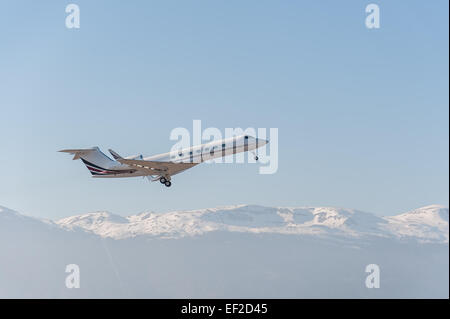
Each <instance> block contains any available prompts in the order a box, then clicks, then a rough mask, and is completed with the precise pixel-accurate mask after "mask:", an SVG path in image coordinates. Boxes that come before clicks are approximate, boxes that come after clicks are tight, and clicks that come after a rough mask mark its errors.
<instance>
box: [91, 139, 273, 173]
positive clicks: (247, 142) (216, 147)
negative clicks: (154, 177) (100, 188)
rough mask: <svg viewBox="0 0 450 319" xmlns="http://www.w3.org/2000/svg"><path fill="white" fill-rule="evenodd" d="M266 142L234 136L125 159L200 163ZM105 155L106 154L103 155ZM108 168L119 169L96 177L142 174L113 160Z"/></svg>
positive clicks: (265, 142) (240, 151) (256, 146)
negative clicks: (114, 172) (112, 163)
mask: <svg viewBox="0 0 450 319" xmlns="http://www.w3.org/2000/svg"><path fill="white" fill-rule="evenodd" d="M267 143H268V141H267V140H264V139H258V138H255V137H252V136H249V135H241V136H235V137H231V138H226V139H222V140H217V141H212V142H209V143H205V144H201V145H195V146H192V147H187V148H183V149H179V150H175V151H171V152H167V153H162V154H157V155H153V156H148V157H143V156H142V155H137V156H128V157H126V158H127V159H141V160H144V161H157V162H173V163H202V162H205V161H208V160H212V159H215V158H219V157H225V156H229V155H233V154H237V153H242V152H247V151H253V150H256V149H257V148H259V147H262V146H264V145H266V144H267ZM105 156H106V155H105ZM108 169H110V170H112V171H121V172H120V173H119V174H102V175H96V176H94V177H96V178H108V177H110V178H114V177H116V178H117V177H136V176H144V175H145V174H143V173H142V172H141V171H138V170H134V169H133V168H132V167H130V166H128V165H126V164H120V163H119V162H117V161H114V165H110V166H109V167H108Z"/></svg>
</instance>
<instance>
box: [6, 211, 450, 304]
mask: <svg viewBox="0 0 450 319" xmlns="http://www.w3.org/2000/svg"><path fill="white" fill-rule="evenodd" d="M448 216H449V211H448V209H447V208H445V207H442V206H437V205H433V206H427V207H422V208H419V209H416V210H413V211H411V212H406V213H402V214H399V215H397V216H390V217H379V216H376V215H373V214H370V213H365V212H361V211H358V210H351V209H342V208H332V207H262V206H253V205H238V206H229V207H221V208H213V209H201V210H192V211H174V212H169V213H155V212H144V213H141V214H137V215H132V216H128V217H122V216H118V215H114V214H111V213H108V212H94V213H88V214H83V215H78V216H72V217H68V218H64V219H61V220H58V221H49V220H42V219H38V218H34V217H31V216H26V215H23V214H19V213H17V212H14V211H12V210H10V209H7V208H4V207H0V298H119V297H120V298H448V295H449V285H448V282H449V249H448V232H449V228H448ZM69 264H76V265H78V266H79V268H80V276H81V277H80V278H81V288H79V289H68V288H66V286H65V280H66V278H67V276H68V274H67V273H66V266H67V265H69ZM368 264H377V265H379V267H380V269H381V288H380V289H368V288H367V287H366V284H365V281H366V277H367V275H368V274H367V273H366V272H365V269H366V266H367V265H368Z"/></svg>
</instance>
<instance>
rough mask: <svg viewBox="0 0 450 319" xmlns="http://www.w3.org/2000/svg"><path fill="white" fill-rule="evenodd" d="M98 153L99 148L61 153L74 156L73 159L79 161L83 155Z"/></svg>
mask: <svg viewBox="0 0 450 319" xmlns="http://www.w3.org/2000/svg"><path fill="white" fill-rule="evenodd" d="M96 151H98V147H92V148H83V149H68V150H60V151H59V152H63V153H69V154H73V155H74V157H73V159H74V160H77V159H79V158H81V156H83V155H87V154H89V153H92V152H96Z"/></svg>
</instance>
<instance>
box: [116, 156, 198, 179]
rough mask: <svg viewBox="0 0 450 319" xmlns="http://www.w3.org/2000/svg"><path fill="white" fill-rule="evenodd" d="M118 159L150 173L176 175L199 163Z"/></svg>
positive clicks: (122, 162)
mask: <svg viewBox="0 0 450 319" xmlns="http://www.w3.org/2000/svg"><path fill="white" fill-rule="evenodd" d="M117 161H118V162H119V163H121V164H126V165H129V166H132V167H133V168H135V169H137V170H140V171H145V172H147V173H148V174H149V175H169V176H172V175H175V174H178V173H181V172H182V171H184V170H187V169H188V168H191V167H194V166H195V165H197V164H198V163H173V162H157V161H144V160H134V159H125V158H120V159H117Z"/></svg>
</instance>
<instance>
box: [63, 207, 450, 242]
mask: <svg viewBox="0 0 450 319" xmlns="http://www.w3.org/2000/svg"><path fill="white" fill-rule="evenodd" d="M448 216H449V210H448V208H445V207H443V206H439V205H432V206H426V207H422V208H418V209H416V210H414V211H411V212H407V213H403V214H400V215H397V216H393V217H378V216H376V215H374V214H370V213H365V212H361V211H358V210H352V209H343V208H334V207H263V206H254V205H238V206H229V207H221V208H212V209H201V210H192V211H175V212H169V213H164V214H159V213H154V212H144V213H141V214H138V215H132V216H128V217H122V216H118V215H114V214H111V213H108V212H95V213H88V214H83V215H77V216H72V217H68V218H64V219H61V220H58V221H56V222H55V223H56V224H57V225H60V226H61V227H63V228H66V229H71V230H74V229H84V230H86V231H89V232H92V233H94V234H97V235H99V236H101V237H110V238H114V239H123V238H130V237H136V236H158V237H162V238H180V237H184V236H194V235H200V234H205V233H209V232H214V231H229V232H243V233H274V234H291V235H317V236H320V237H328V236H343V237H348V238H363V237H370V236H377V237H384V238H390V237H394V238H399V239H416V240H420V241H424V242H448V233H449V227H448Z"/></svg>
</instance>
